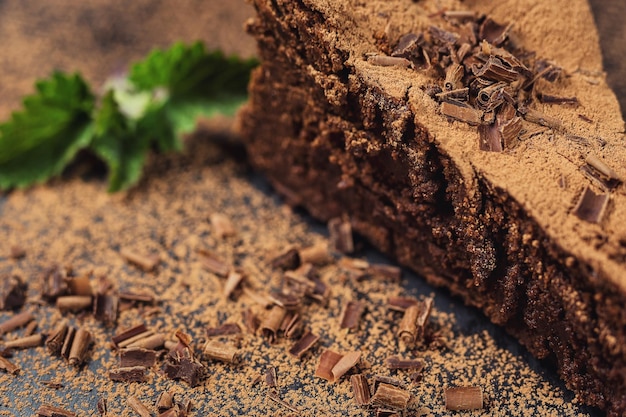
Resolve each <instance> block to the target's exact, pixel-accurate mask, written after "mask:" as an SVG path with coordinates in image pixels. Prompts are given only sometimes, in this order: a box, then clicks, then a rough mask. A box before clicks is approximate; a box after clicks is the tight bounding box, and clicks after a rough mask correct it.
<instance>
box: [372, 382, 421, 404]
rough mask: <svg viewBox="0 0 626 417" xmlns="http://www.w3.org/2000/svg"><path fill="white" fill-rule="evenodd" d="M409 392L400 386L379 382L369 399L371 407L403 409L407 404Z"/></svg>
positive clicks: (409, 397) (409, 396)
mask: <svg viewBox="0 0 626 417" xmlns="http://www.w3.org/2000/svg"><path fill="white" fill-rule="evenodd" d="M410 399H411V393H410V392H408V391H407V390H405V389H402V388H400V387H397V386H394V385H390V384H387V383H382V382H381V383H379V384H378V386H377V387H376V388H375V391H374V395H373V396H372V398H371V400H370V405H371V406H372V407H381V408H390V409H393V410H404V409H405V408H406V407H407V405H408V404H409V400H410Z"/></svg>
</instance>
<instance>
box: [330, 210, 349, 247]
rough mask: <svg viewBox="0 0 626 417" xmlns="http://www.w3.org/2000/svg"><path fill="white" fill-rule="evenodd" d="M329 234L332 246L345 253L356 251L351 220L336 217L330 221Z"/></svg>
mask: <svg viewBox="0 0 626 417" xmlns="http://www.w3.org/2000/svg"><path fill="white" fill-rule="evenodd" d="M328 234H329V240H330V247H331V248H332V249H333V250H335V251H337V252H339V253H344V254H349V253H352V252H354V241H353V240H352V225H351V224H350V222H349V221H344V220H342V219H341V218H334V219H330V220H329V221H328Z"/></svg>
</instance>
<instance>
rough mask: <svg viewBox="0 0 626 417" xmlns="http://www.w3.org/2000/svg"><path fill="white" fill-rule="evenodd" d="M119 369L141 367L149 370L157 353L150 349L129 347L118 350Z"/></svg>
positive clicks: (154, 361) (154, 362)
mask: <svg viewBox="0 0 626 417" xmlns="http://www.w3.org/2000/svg"><path fill="white" fill-rule="evenodd" d="M119 355H120V362H119V365H120V368H128V367H134V366H143V367H144V368H150V367H152V366H154V365H155V364H156V359H157V353H156V351H154V350H152V349H144V348H138V347H130V348H125V349H120V352H119Z"/></svg>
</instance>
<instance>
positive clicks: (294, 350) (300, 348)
mask: <svg viewBox="0 0 626 417" xmlns="http://www.w3.org/2000/svg"><path fill="white" fill-rule="evenodd" d="M319 338H320V337H319V336H317V335H315V334H313V333H311V332H310V331H307V332H306V333H305V334H304V335H303V336H302V337H301V338H300V340H298V341H297V342H296V343H294V344H293V345H292V346H291V348H290V349H289V354H290V355H291V356H294V357H296V358H301V357H302V355H304V354H305V353H306V352H307V351H308V350H309V349H311V348H312V347H313V345H314V344H315V343H317V341H318V340H319Z"/></svg>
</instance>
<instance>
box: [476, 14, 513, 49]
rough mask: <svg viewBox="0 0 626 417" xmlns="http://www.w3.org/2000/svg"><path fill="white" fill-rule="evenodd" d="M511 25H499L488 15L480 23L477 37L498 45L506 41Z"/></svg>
mask: <svg viewBox="0 0 626 417" xmlns="http://www.w3.org/2000/svg"><path fill="white" fill-rule="evenodd" d="M511 26H513V25H512V24H509V25H501V24H499V23H496V22H495V21H493V20H492V19H491V18H490V17H488V18H486V19H485V21H484V22H483V23H482V24H481V25H480V29H479V31H478V37H479V39H480V40H486V41H487V42H489V43H491V44H493V45H496V46H500V45H502V44H503V43H504V42H505V41H506V39H507V36H508V33H509V30H510V29H511Z"/></svg>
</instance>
